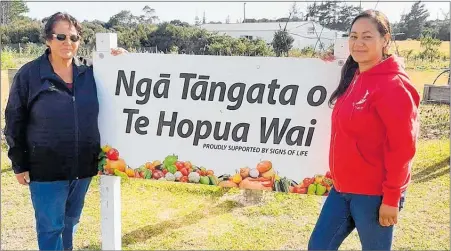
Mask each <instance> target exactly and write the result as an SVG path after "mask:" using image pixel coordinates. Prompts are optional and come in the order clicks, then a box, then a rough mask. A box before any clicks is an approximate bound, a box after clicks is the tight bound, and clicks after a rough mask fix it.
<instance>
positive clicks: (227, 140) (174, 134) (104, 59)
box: [93, 34, 340, 250]
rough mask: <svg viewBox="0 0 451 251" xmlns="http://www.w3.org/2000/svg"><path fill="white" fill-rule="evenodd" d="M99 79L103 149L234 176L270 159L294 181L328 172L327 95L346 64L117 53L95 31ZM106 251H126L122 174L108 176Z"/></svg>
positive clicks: (131, 161)
mask: <svg viewBox="0 0 451 251" xmlns="http://www.w3.org/2000/svg"><path fill="white" fill-rule="evenodd" d="M96 39H97V41H96V44H97V52H96V53H94V55H93V60H94V76H95V78H96V83H97V91H98V98H99V103H100V114H99V128H100V132H101V139H102V142H101V143H102V145H105V144H108V145H110V146H112V147H115V148H117V149H118V150H119V152H120V158H123V159H124V160H125V162H126V163H127V165H129V166H130V167H132V168H137V167H139V166H141V165H143V164H144V163H146V162H148V161H152V160H163V159H164V158H165V157H166V156H168V155H172V154H175V155H177V156H178V157H179V159H181V160H184V161H190V162H192V163H193V164H195V165H198V166H205V167H206V168H207V169H212V170H214V172H215V174H217V175H221V174H234V171H235V170H236V169H239V168H240V167H245V166H248V167H251V168H254V167H255V166H256V165H257V163H259V162H260V161H262V160H270V161H271V162H272V165H273V168H274V169H275V171H276V172H277V173H278V175H279V176H280V177H288V178H289V179H293V180H297V181H299V180H302V179H303V178H307V177H313V175H316V174H325V172H326V171H327V170H328V153H329V141H330V116H331V113H332V109H330V107H328V98H329V97H330V94H331V93H332V91H333V90H334V89H335V88H336V85H337V84H338V80H339V77H340V76H339V74H340V64H339V62H338V61H334V62H322V61H321V60H319V59H300V58H274V57H219V56H193V55H170V54H167V55H162V54H145V53H143V54H128V55H120V56H112V55H110V49H111V48H113V47H116V46H117V36H116V34H96ZM100 184H101V200H102V202H101V205H102V211H101V213H102V218H101V220H102V249H103V250H119V249H121V219H120V215H121V209H120V178H118V177H105V176H102V178H101V183H100Z"/></svg>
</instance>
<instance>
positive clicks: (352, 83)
mask: <svg viewBox="0 0 451 251" xmlns="http://www.w3.org/2000/svg"><path fill="white" fill-rule="evenodd" d="M358 79H359V76H357V77H355V79H353V80H352V82H351V90H349V92H348V94H347V95H346V96H345V97H344V99H343V101H341V102H340V103H341V104H340V107H339V108H338V110H337V112H336V114H335V116H337V115H338V112H339V111H340V109H341V106H342V104H343V103H344V102H345V101H346V100H347V99H348V97H349V96H350V95H351V93H352V90H353V89H354V85H355V83H356V82H357V80H358ZM336 127H337V126H336ZM335 130H337V129H336V128H335ZM336 138H337V133H336V132H334V135H333V139H334V141H333V147H332V172H333V173H335V139H336ZM334 187H335V190H337V192H340V191H339V185H338V182H337V181H336V180H334Z"/></svg>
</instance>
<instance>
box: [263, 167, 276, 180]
mask: <svg viewBox="0 0 451 251" xmlns="http://www.w3.org/2000/svg"><path fill="white" fill-rule="evenodd" d="M275 175H276V173H275V172H274V169H272V168H271V169H269V170H268V171H266V172H264V173H262V174H261V176H262V177H263V178H267V179H271V178H273V177H274V176H275Z"/></svg>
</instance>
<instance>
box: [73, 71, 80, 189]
mask: <svg viewBox="0 0 451 251" xmlns="http://www.w3.org/2000/svg"><path fill="white" fill-rule="evenodd" d="M72 103H73V105H74V121H75V161H74V169H73V172H75V173H78V140H79V135H78V110H77V102H76V99H75V79H74V81H73V84H72ZM75 179H77V180H78V176H76V177H75Z"/></svg>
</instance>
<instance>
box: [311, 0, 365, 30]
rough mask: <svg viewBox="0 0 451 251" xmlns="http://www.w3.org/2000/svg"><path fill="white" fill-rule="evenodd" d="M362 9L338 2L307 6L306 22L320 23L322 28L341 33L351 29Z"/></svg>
mask: <svg viewBox="0 0 451 251" xmlns="http://www.w3.org/2000/svg"><path fill="white" fill-rule="evenodd" d="M361 11H362V8H360V7H358V6H353V5H346V3H339V2H336V1H333V2H325V3H321V4H317V3H316V2H314V3H313V4H312V5H309V6H307V15H306V20H309V21H314V22H318V23H320V24H321V25H322V26H324V27H326V28H329V29H333V30H339V31H347V30H349V29H350V28H351V22H352V20H353V18H354V17H355V16H357V15H358V14H359V13H360V12H361Z"/></svg>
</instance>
